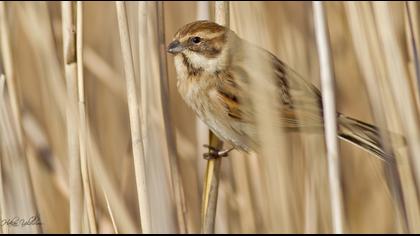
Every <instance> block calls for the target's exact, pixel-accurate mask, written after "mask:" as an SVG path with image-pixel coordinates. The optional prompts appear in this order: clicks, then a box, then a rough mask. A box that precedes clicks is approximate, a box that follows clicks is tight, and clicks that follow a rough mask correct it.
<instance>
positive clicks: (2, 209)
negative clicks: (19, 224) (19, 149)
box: [0, 74, 9, 234]
mask: <svg viewBox="0 0 420 236" xmlns="http://www.w3.org/2000/svg"><path fill="white" fill-rule="evenodd" d="M5 83H6V79H5V78H4V75H3V74H0V99H3V100H4V98H5V96H4V85H5ZM3 142H4V141H2V142H0V150H1V151H2V153H1V156H2V157H3V156H4V155H5V153H4V151H3V148H2V147H1V146H3V145H4V143H3ZM0 217H1V218H2V219H6V217H7V213H6V203H5V197H4V186H3V170H2V165H1V161H0ZM0 232H1V233H2V234H8V233H9V229H8V227H7V225H6V224H2V226H1V230H0Z"/></svg>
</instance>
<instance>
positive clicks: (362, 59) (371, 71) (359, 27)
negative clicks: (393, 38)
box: [345, 2, 408, 228]
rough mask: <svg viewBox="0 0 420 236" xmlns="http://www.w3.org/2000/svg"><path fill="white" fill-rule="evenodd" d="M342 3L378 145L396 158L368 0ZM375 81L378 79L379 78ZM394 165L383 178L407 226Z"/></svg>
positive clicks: (395, 165) (397, 175)
mask: <svg viewBox="0 0 420 236" xmlns="http://www.w3.org/2000/svg"><path fill="white" fill-rule="evenodd" d="M345 7H346V11H347V12H346V15H347V16H348V22H349V26H350V30H351V35H352V37H353V44H354V47H355V51H356V56H357V58H358V62H359V66H360V68H361V71H362V73H363V78H364V80H365V84H366V87H367V89H368V95H369V101H370V107H371V108H372V110H373V116H374V120H375V121H376V122H375V123H376V125H377V127H378V128H379V132H380V135H381V141H382V146H383V148H384V150H385V153H387V155H388V156H389V157H391V158H392V159H393V160H396V159H395V154H394V151H393V149H392V141H391V139H390V137H389V135H388V134H387V132H384V131H385V130H386V129H387V116H386V110H385V109H387V110H389V109H390V106H391V104H388V106H387V107H384V105H383V104H384V100H382V99H381V97H383V94H381V89H382V86H378V81H377V78H384V77H385V76H386V75H385V74H384V73H383V71H381V69H380V67H381V66H380V65H379V64H378V63H380V62H379V60H378V58H376V59H375V57H374V55H375V54H378V53H379V52H378V50H379V48H378V47H377V43H374V42H372V39H373V38H372V33H370V34H369V32H373V31H375V29H374V26H373V18H372V17H371V14H370V13H371V11H368V10H367V9H370V4H368V3H355V2H347V3H346V5H345ZM375 51H376V52H375ZM375 61H376V62H375ZM379 83H381V82H380V81H379ZM397 165H398V162H395V163H387V164H386V166H385V170H386V174H387V177H388V181H387V182H388V185H389V188H390V190H391V193H392V195H393V198H394V204H395V205H396V206H395V208H396V210H397V211H398V212H397V214H398V219H397V220H398V221H399V224H400V225H405V226H404V227H405V228H407V223H408V222H407V210H406V204H405V203H404V194H403V188H402V185H401V179H400V174H399V172H398V166H397Z"/></svg>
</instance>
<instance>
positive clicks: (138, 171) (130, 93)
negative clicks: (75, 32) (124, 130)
mask: <svg viewBox="0 0 420 236" xmlns="http://www.w3.org/2000/svg"><path fill="white" fill-rule="evenodd" d="M116 8H117V17H118V26H119V27H118V28H119V31H120V41H121V51H122V55H123V63H124V71H125V77H126V85H127V100H128V110H129V116H130V129H131V139H132V145H133V157H134V170H135V175H136V184H137V194H138V196H137V197H138V202H139V211H140V218H141V219H140V221H141V222H140V223H141V228H142V232H143V233H152V224H151V218H150V204H149V198H148V193H147V179H146V161H145V158H144V153H143V141H142V139H141V134H142V132H141V126H140V116H139V114H140V113H139V112H140V111H139V104H138V101H137V95H136V84H135V79H134V62H133V55H132V54H131V44H130V35H129V31H128V22H127V15H126V7H125V2H123V1H117V2H116Z"/></svg>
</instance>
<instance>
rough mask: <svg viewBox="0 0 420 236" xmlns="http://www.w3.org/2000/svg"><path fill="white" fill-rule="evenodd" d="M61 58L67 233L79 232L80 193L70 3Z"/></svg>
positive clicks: (64, 11)
mask: <svg viewBox="0 0 420 236" xmlns="http://www.w3.org/2000/svg"><path fill="white" fill-rule="evenodd" d="M61 13H62V32H63V58H64V69H65V77H66V85H67V103H66V108H67V110H66V119H67V138H68V140H67V142H68V158H69V159H68V160H69V163H70V231H71V233H81V230H82V224H81V219H82V209H83V195H82V194H83V192H82V185H81V183H82V180H81V172H80V156H79V143H78V142H79V140H78V124H77V123H78V121H77V113H78V112H77V97H78V95H77V67H76V37H75V36H76V35H75V22H74V15H73V3H72V2H62V3H61Z"/></svg>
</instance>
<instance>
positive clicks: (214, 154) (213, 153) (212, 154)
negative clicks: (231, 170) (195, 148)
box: [203, 144, 234, 160]
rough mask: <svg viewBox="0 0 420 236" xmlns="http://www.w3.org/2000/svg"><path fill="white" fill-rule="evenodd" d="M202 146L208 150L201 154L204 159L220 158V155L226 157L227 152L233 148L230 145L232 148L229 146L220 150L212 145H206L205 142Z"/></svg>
mask: <svg viewBox="0 0 420 236" xmlns="http://www.w3.org/2000/svg"><path fill="white" fill-rule="evenodd" d="M203 146H204V147H206V148H208V149H209V152H207V153H204V154H203V157H204V159H206V160H212V159H217V158H220V157H226V156H227V155H228V153H229V152H230V151H232V150H233V149H234V148H233V147H232V148H229V149H226V150H220V149H218V148H215V147H212V146H210V145H207V144H205V145H203Z"/></svg>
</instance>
